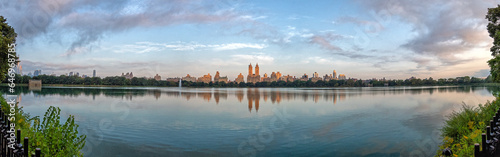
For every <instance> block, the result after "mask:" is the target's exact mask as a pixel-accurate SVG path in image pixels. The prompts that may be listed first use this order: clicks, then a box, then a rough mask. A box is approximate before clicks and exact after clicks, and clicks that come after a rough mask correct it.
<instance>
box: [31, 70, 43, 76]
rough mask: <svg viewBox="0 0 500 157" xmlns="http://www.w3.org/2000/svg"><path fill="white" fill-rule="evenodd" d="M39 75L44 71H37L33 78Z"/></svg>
mask: <svg viewBox="0 0 500 157" xmlns="http://www.w3.org/2000/svg"><path fill="white" fill-rule="evenodd" d="M38 75H42V70H35V72H34V73H33V76H38Z"/></svg>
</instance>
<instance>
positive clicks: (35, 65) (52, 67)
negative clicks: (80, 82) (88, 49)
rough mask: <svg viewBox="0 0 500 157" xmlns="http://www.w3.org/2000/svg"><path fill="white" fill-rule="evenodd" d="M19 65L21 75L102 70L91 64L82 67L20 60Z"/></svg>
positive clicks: (81, 65)
mask: <svg viewBox="0 0 500 157" xmlns="http://www.w3.org/2000/svg"><path fill="white" fill-rule="evenodd" d="M21 65H22V66H23V71H24V72H23V73H25V74H27V73H28V72H32V71H34V70H38V69H42V70H43V71H52V72H54V71H58V72H62V73H64V72H69V71H73V70H92V69H97V68H103V67H102V66H100V65H96V64H91V65H83V64H64V63H45V62H36V61H30V60H21Z"/></svg>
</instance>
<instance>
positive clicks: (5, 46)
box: [0, 16, 17, 80]
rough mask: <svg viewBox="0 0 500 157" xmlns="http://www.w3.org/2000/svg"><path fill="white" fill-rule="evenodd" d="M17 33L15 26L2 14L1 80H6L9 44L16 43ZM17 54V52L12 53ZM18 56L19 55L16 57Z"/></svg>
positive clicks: (0, 40)
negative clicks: (9, 23) (10, 24)
mask: <svg viewBox="0 0 500 157" xmlns="http://www.w3.org/2000/svg"><path fill="white" fill-rule="evenodd" d="M16 37H17V34H16V32H15V31H14V28H12V27H11V26H9V25H8V24H7V19H5V18H4V17H3V16H0V80H4V79H5V78H6V77H5V75H6V74H7V71H8V69H9V65H8V60H7V59H8V54H9V51H8V50H9V48H11V47H9V45H11V44H15V43H16ZM10 54H12V55H16V53H10ZM16 58H17V57H16Z"/></svg>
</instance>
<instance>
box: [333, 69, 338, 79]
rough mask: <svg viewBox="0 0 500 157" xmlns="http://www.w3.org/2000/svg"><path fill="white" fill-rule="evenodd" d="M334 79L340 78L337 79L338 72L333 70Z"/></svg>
mask: <svg viewBox="0 0 500 157" xmlns="http://www.w3.org/2000/svg"><path fill="white" fill-rule="evenodd" d="M332 79H334V80H338V78H337V72H335V70H333V78H332Z"/></svg>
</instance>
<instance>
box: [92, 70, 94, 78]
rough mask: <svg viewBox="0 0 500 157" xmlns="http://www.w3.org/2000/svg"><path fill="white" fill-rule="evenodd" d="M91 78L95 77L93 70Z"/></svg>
mask: <svg viewBox="0 0 500 157" xmlns="http://www.w3.org/2000/svg"><path fill="white" fill-rule="evenodd" d="M92 77H95V69H94V71H93V73H92Z"/></svg>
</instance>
